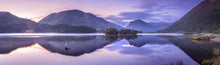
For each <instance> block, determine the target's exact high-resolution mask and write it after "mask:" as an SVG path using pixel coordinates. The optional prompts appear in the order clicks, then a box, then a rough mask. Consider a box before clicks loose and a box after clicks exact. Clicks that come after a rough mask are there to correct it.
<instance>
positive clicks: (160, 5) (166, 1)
mask: <svg viewBox="0 0 220 65" xmlns="http://www.w3.org/2000/svg"><path fill="white" fill-rule="evenodd" d="M136 1H137V2H138V3H137V4H136V5H134V6H133V7H136V8H140V9H143V10H144V11H136V12H121V13H120V14H118V15H114V16H113V15H111V16H109V17H107V19H110V20H112V21H115V22H116V23H118V24H120V25H125V24H124V23H122V22H123V21H124V20H136V19H142V20H146V22H175V21H177V20H178V19H180V18H181V17H183V16H184V15H185V14H186V13H187V12H188V11H190V10H191V9H192V8H193V7H195V6H196V5H197V4H199V3H200V2H201V1H203V0H136ZM112 17H114V19H112Z"/></svg>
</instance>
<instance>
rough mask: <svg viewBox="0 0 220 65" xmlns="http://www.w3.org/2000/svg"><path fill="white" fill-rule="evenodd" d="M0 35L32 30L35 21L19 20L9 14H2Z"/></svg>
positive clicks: (0, 16) (0, 15) (0, 14)
mask: <svg viewBox="0 0 220 65" xmlns="http://www.w3.org/2000/svg"><path fill="white" fill-rule="evenodd" d="M0 22H1V24H0V33H22V32H25V30H29V29H31V28H32V26H33V25H34V24H36V23H35V22H34V21H31V20H28V19H23V18H19V17H17V16H15V15H12V14H11V13H9V12H0Z"/></svg>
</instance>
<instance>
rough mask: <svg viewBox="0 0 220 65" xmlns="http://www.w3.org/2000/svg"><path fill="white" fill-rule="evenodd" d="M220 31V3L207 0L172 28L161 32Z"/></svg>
mask: <svg viewBox="0 0 220 65" xmlns="http://www.w3.org/2000/svg"><path fill="white" fill-rule="evenodd" d="M216 30H220V1H219V0H205V1H203V2H201V3H200V4H199V5H197V6H196V7H195V8H193V9H192V10H191V11H190V12H188V13H187V14H186V15H185V16H184V17H182V18H181V19H180V20H178V21H177V22H175V23H174V24H173V25H171V26H170V27H168V28H166V29H163V30H161V31H159V32H197V33H200V32H215V31H216Z"/></svg>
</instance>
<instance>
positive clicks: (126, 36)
mask: <svg viewBox="0 0 220 65" xmlns="http://www.w3.org/2000/svg"><path fill="white" fill-rule="evenodd" d="M119 38H121V39H126V40H134V39H137V38H138V36H137V35H120V36H119Z"/></svg>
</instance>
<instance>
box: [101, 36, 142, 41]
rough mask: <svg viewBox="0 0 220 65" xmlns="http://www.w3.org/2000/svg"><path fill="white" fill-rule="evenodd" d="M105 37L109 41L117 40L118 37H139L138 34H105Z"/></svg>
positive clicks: (131, 38)
mask: <svg viewBox="0 0 220 65" xmlns="http://www.w3.org/2000/svg"><path fill="white" fill-rule="evenodd" d="M103 38H105V39H106V40H108V41H115V40H117V39H118V38H120V39H126V40H134V39H137V38H138V36H137V35H119V36H118V35H111V36H103Z"/></svg>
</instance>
